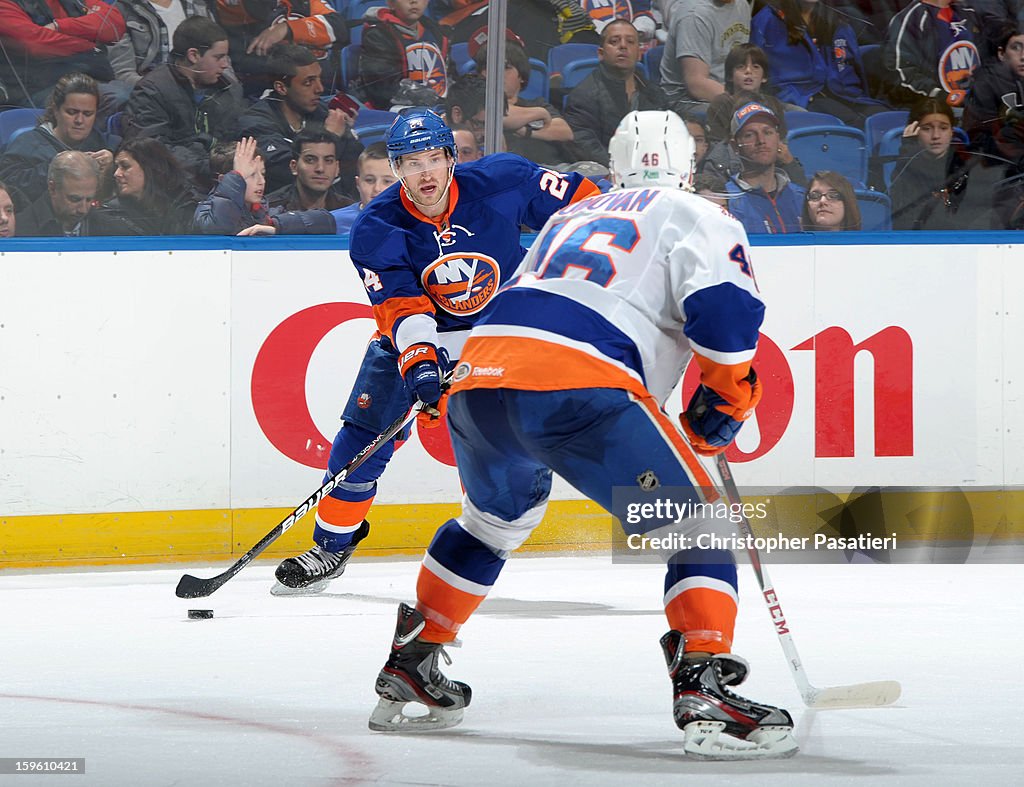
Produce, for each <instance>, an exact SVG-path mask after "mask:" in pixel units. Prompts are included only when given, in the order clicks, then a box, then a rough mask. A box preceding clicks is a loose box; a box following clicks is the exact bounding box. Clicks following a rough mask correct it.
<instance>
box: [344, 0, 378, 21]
mask: <svg viewBox="0 0 1024 787" xmlns="http://www.w3.org/2000/svg"><path fill="white" fill-rule="evenodd" d="M387 5H388V4H387V0H348V4H347V6H346V7H345V16H346V17H348V18H349V19H362V18H363V14H365V13H366V12H367V11H369V10H370V9H371V8H373V7H374V6H382V7H384V8H387Z"/></svg>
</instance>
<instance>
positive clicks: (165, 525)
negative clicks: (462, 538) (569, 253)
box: [0, 489, 1024, 569]
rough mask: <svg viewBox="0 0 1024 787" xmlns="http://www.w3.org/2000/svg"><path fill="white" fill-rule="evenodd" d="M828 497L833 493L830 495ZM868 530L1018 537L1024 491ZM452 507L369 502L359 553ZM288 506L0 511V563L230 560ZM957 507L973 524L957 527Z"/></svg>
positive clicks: (304, 545)
mask: <svg viewBox="0 0 1024 787" xmlns="http://www.w3.org/2000/svg"><path fill="white" fill-rule="evenodd" d="M745 499H746V501H747V502H750V503H753V504H757V503H759V502H765V503H766V505H767V508H768V510H769V512H770V516H769V517H768V518H767V519H766V520H764V521H762V522H758V523H755V528H756V530H757V531H758V533H759V534H765V535H767V534H772V535H776V534H780V533H781V534H783V535H786V536H790V537H793V536H799V535H808V534H810V533H814V532H816V531H818V530H820V529H821V528H822V526H823V524H824V523H823V522H822V520H821V519H820V518H819V516H818V512H819V511H820V510H822V508H823V506H824V505H825V503H823V498H821V497H820V496H815V495H811V494H807V495H793V496H787V497H785V498H780V497H776V498H764V497H755V496H750V497H749V498H745ZM833 499H834V498H833ZM881 499H882V501H883V502H882V510H881V511H880V512H877V513H879V527H878V530H877V531H876V533H875V534H876V535H879V536H883V535H888V534H890V533H892V532H896V533H897V534H898V536H899V539H900V542H901V543H911V544H912V543H915V542H924V541H929V540H931V541H934V540H942V541H957V540H964V539H967V540H968V541H970V540H974V541H975V542H976V543H983V544H984V543H1007V542H1010V541H1013V540H1018V539H1022V538H1024V490H1022V489H1014V490H978V491H963V492H960V491H950V490H915V491H905V490H900V491H892V492H883V493H882V495H881ZM459 510H460V507H459V505H457V504H444V503H423V504H415V505H390V506H385V505H380V506H374V508H373V514H372V516H371V520H372V522H373V527H372V530H371V532H370V535H369V536H368V537H367V539H366V540H365V541H364V542H363V544H362V546H361V548H360V550H359V554H360V555H362V556H388V555H417V554H421V553H422V552H423V550H424V549H425V548H426V546H427V544H429V543H430V539H431V538H432V537H433V534H434V532H435V531H436V530H437V528H438V527H439V526H440V525H441V524H442V523H443V522H445V521H446V520H448V519H450V518H452V517H454V516H457V515H458V513H459ZM288 513H290V511H289V510H288V509H283V508H262V509H236V510H212V511H161V512H140V513H120V514H62V515H48V516H26V517H0V569H3V568H36V567H65V566H105V565H134V564H154V563H176V562H209V561H229V560H233V559H236V558H238V557H239V556H241V555H243V554H244V553H245V552H247V551H248V550H249V549H250V548H251V547H252V546H253V545H254V544H256V543H257V542H258V541H259V540H260V539H261V538H263V536H264V535H266V534H267V533H268V532H270V530H271V529H273V527H274V526H275V525H277V523H278V522H280V521H281V520H282V519H284V517H285V516H286V515H287V514H288ZM965 514H969V515H970V518H971V519H972V520H973V526H972V527H971V528H969V529H965V526H964V520H965ZM311 528H312V517H308V516H307V517H306V518H305V519H304V520H303V521H302V522H299V523H298V524H296V525H295V526H294V527H292V528H291V529H290V530H289V531H288V532H287V533H285V534H284V535H283V536H281V538H279V539H278V540H277V541H276V542H274V544H272V545H271V546H270V548H269V549H267V551H266V552H264V554H263V556H264V557H265V558H268V559H274V560H279V559H280V558H282V557H284V556H287V555H293V554H298V553H299V552H303V551H305V550H306V549H308V548H309V546H310V532H311ZM613 539H614V540H615V541H616V542H618V543H621V539H622V533H621V531H620V530H619V528H618V526H617V525H614V520H613V519H612V518H611V516H609V515H608V514H607V513H606V512H605V511H604V510H603V509H601V508H600V506H598V505H597V504H596V503H593V502H591V501H589V500H555V501H552V502H551V503H550V504H549V506H548V512H547V515H546V516H545V517H544V521H543V522H542V523H541V525H540V526H539V527H538V528H537V529H536V530H535V531H534V532H533V534H532V535H531V536H530V539H529V540H528V541H527V542H526V544H525V545H524V546H523V547H522V549H523V551H533V552H567V551H582V552H597V551H608V550H610V549H611V547H612V542H613Z"/></svg>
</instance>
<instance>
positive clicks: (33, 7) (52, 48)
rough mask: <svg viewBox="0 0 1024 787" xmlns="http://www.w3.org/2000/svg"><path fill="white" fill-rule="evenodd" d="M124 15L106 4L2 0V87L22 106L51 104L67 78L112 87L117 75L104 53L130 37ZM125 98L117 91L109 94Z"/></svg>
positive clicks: (92, 0) (97, 1)
mask: <svg viewBox="0 0 1024 787" xmlns="http://www.w3.org/2000/svg"><path fill="white" fill-rule="evenodd" d="M124 32H125V24H124V19H123V18H122V16H121V13H120V12H119V11H118V10H117V9H116V8H115V7H114V6H112V5H108V4H107V3H105V2H101V1H100V0H81V1H80V2H61V0H0V46H2V53H3V56H2V57H0V84H2V85H4V86H5V87H6V89H7V92H8V98H7V100H8V101H10V102H12V103H14V104H15V105H20V106H37V105H39V104H45V103H46V98H47V95H48V94H49V92H50V90H52V89H53V86H54V84H55V83H56V82H57V80H58V79H60V78H61V77H62V76H63V75H64V74H71V73H75V72H78V73H82V74H88V75H89V76H91V77H93V78H94V79H95V80H97V81H98V82H110V81H111V80H113V79H114V72H113V70H112V69H111V67H110V61H109V60H108V59H107V55H106V52H105V51H104V50H103V47H104V46H106V45H109V44H113V43H114V42H115V41H117V40H118V39H119V38H121V36H123V35H124ZM106 90H110V91H112V92H114V93H117V94H118V97H117V101H123V99H124V95H123V94H121V92H120V91H118V90H117V89H116V88H115V87H114V86H111V87H110V88H107V89H106Z"/></svg>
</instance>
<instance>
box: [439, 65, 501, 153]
mask: <svg viewBox="0 0 1024 787" xmlns="http://www.w3.org/2000/svg"><path fill="white" fill-rule="evenodd" d="M486 102H487V84H486V82H485V81H484V78H483V77H482V76H480V75H479V74H466V75H465V76H461V77H459V78H458V79H457V80H456V81H455V82H453V83H452V86H451V89H450V90H449V91H448V98H447V99H445V115H446V120H447V122H448V124H449V125H450V126H451V125H465V126H467V127H469V128H470V129H472V131H473V135H474V136H475V137H476V144H477V146H478V147H479V148H480V150H483V151H484V153H497V152H500V151H495V150H487V149H486V148H485V146H484V131H485V129H486V123H487V121H486V118H485V114H486V113H485V111H484V107H485V104H486ZM502 150H504V136H503V138H502Z"/></svg>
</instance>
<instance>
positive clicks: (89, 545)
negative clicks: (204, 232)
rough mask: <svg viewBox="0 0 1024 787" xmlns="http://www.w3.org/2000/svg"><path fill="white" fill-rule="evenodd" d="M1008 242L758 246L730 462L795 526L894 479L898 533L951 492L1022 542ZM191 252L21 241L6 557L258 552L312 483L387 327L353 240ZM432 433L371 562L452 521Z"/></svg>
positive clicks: (594, 515)
mask: <svg viewBox="0 0 1024 787" xmlns="http://www.w3.org/2000/svg"><path fill="white" fill-rule="evenodd" d="M1014 237H1015V236H1010V235H1000V236H985V237H982V238H981V239H983V240H985V241H986V242H985V243H976V244H975V245H970V244H960V243H955V242H952V241H953V240H955V239H950V238H947V237H945V236H943V235H937V234H936V235H925V234H909V233H904V234H898V235H889V236H881V235H880V236H876V238H875V239H877V240H878V245H872V243H871V241H872V240H873V237H872V236H867V235H865V236H861V238H860V241H861V242H862V243H865V245H846V244H843V243H835V244H830V245H822V244H821V243H818V244H817V245H815V244H814V243H813V238H811V237H809V236H805V237H800V238H798V239H790V241H791V242H796V243H797V244H799V245H786V246H783V245H776V244H775V243H770V245H765V244H766V243H768V241H765V242H762V243H756V244H755V246H756V248H755V250H754V267H755V271H756V276H757V282H758V284H759V286H760V289H761V291H762V294H763V296H764V298H765V301H766V303H767V312H766V320H765V324H764V327H763V331H762V335H763V338H762V342H761V347H760V350H759V355H758V359H757V361H756V366H757V368H758V371H759V373H760V375H761V377H762V379H763V380H765V383H766V395H765V398H764V400H763V402H762V403H761V405H760V407H759V408H758V411H757V414H756V422H752V423H750V424H748V425H747V426H746V427H745V428H744V430H743V432H742V433H741V434H740V438H739V440H738V443H737V445H736V447H735V448H734V449H732V450H731V452H730V454H729V456H730V459H731V460H732V462H733V464H734V467H735V470H736V475H737V478H738V480H739V481H740V483H741V485H742V486H744V487H746V488H747V489H748V490H749V489H751V488H755V489H760V490H762V491H764V490H770V491H767V492H765V494H775V495H777V494H778V492H779V490H787V491H788V492H790V493H794V495H795V497H794V500H795V501H796V502H795V503H794V504H793V505H790V506H789V507H788V508H787V512H788V513H787V516H788V517H796V518H797V519H799V518H801V517H803V518H804V519H806V520H808V521H804V522H801V523H797V524H799V525H800V526H801V527H806V526H809V521H810V520H812V519H813V518H814V511H813V509H814V506H813V505H810V504H808V505H803V504H802V503H801V501H803V502H807V501H808V500H809V499H810V498H811V497H812V494H811V492H812V490H827V491H825V492H822V493H820V494H836V495H838V496H840V497H842V496H845V495H846V494H847V493H849V492H850V491H851V490H860V491H863V490H864V489H865V488H867V487H876V486H877V487H883V488H885V489H889V488H899V489H900V493H899V494H900V498H899V499H900V500H901V501H903V502H901V503H899V505H900V506H901V509H900V510H901V512H902V513H901V514H900V516H901V517H909V518H913V517H912V515H913V512H914V511H915V510H919V509H921V507H922V506H924V507H926V508H928V507H932V508H934V507H935V506H939V507H943V506H944V505H945V502H944V501H948V500H949V499H951V498H950V497H949V496H950V495H953V496H954V497H955V498H956V505H967V506H968V507H969V508H970V510H971V514H972V516H973V525H974V527H975V528H976V530H977V532H979V533H987V534H989V535H991V534H996V535H998V537H1000V538H1007V539H1012V538H1019V537H1020V536H1021V535H1022V534H1024V523H1022V521H1021V519H1022V517H1021V511H1022V509H1024V503H1022V500H1024V498H1022V497H1021V495H1020V487H1021V486H1022V483H1024V409H1022V408H1021V407H1020V406H1019V405H1020V404H1021V399H1022V398H1024V393H1022V389H1024V360H1022V359H1024V310H1022V309H1021V308H1020V306H1019V300H1020V298H1019V293H1021V292H1024V266H1022V265H1021V256H1022V253H1021V249H1020V247H1017V246H1014V245H1012V243H1010V242H1009V241H1010V240H1012V239H1014ZM175 240H177V241H178V246H179V247H178V248H168V247H167V246H166V245H164V246H162V247H161V246H159V245H156V244H154V243H151V242H138V243H133V244H132V245H131V246H130V247H129V246H128V245H127V243H122V244H121V245H119V246H117V247H115V246H112V245H110V241H105V240H104V241H102V242H99V241H100V239H96V242H94V243H91V245H90V244H89V243H87V242H85V241H83V242H81V244H80V245H81V246H87V247H88V249H89V250H86V251H68V250H64V249H65V248H67V247H62V245H61V244H57V243H44V242H38V241H37V242H14V245H11V246H5V247H4V248H5V249H11V250H9V251H7V250H5V251H4V252H3V254H2V255H0V370H2V373H0V375H2V376H0V565H8V566H10V565H38V564H46V563H50V562H59V563H68V562H71V563H111V562H148V561H160V562H165V561H168V560H195V559H196V558H199V557H210V558H218V557H227V556H230V555H232V554H240V553H241V552H244V551H245V550H246V549H248V548H249V547H250V546H251V545H252V544H253V543H254V542H255V541H257V540H258V539H259V538H260V537H261V536H262V535H263V534H264V533H266V532H267V531H268V530H269V529H270V528H271V527H273V525H274V524H276V523H277V522H278V521H279V520H280V519H281V518H283V517H284V515H285V514H287V513H288V511H289V510H290V509H291V508H292V507H293V506H295V505H297V504H298V503H299V502H300V501H301V500H302V499H304V498H305V496H306V495H308V494H309V493H311V492H312V491H313V490H314V489H315V488H316V487H317V485H318V483H319V480H320V476H321V471H322V468H323V467H324V466H325V465H326V461H327V455H328V452H329V450H330V443H331V439H332V438H333V436H334V434H335V432H336V430H337V426H338V416H339V413H340V410H341V407H342V405H343V403H344V400H345V398H346V397H347V395H348V392H349V390H350V387H351V381H352V380H353V378H354V375H355V371H356V369H357V367H358V364H359V360H360V358H361V356H362V351H363V348H364V346H365V343H366V340H367V339H368V337H369V336H370V335H371V333H372V332H373V330H374V324H373V320H372V318H371V316H370V310H369V307H368V305H367V301H366V298H365V294H364V291H363V288H362V283H361V281H360V280H359V278H358V277H357V275H356V273H355V271H354V269H353V268H352V267H351V265H350V264H349V262H348V259H347V252H346V251H344V250H342V249H341V248H340V245H341V239H308V240H306V239H302V240H300V241H288V240H281V239H257V240H256V241H253V240H248V239H247V240H231V241H228V243H229V244H230V245H231V246H232V248H230V249H225V248H223V247H221V248H214V247H213V246H214V244H213V243H211V242H210V241H208V240H206V239H190V240H182V239H175ZM215 240H217V241H218V243H219V244H223V243H224V241H223V240H222V239H215ZM840 240H846V238H842V239H840ZM911 240H912V241H913V243H912V244H911V243H910V242H909V241H911ZM975 240H978V239H977V238H976V239H975ZM883 241H884V244H883ZM894 241H895V243H894ZM105 244H106V245H105ZM206 246H209V248H207V247H206ZM332 246H333V247H332ZM115 248H116V250H115ZM691 372H692V369H691ZM692 382H693V379H692V375H691V379H690V383H691V384H692ZM682 396H683V394H682V393H681V391H677V392H676V394H674V395H673V397H672V399H671V400H670V404H669V409H670V411H672V412H677V411H678V410H679V409H680V400H681V397H682ZM436 431H439V430H434V432H430V433H427V434H426V435H420V434H414V435H413V436H412V438H411V439H410V440H409V441H408V442H407V443H406V444H405V445H403V446H402V447H401V448H400V450H399V451H398V452H397V454H396V456H395V459H394V460H393V462H392V465H391V467H390V469H389V471H388V473H387V475H386V476H385V480H384V482H383V483H382V484H381V489H380V494H379V496H378V502H377V509H376V514H375V517H374V525H375V527H374V532H373V534H372V535H371V537H370V539H369V540H368V542H367V547H368V548H369V549H368V552H370V553H372V552H374V551H376V552H379V553H387V552H395V551H406V552H408V551H417V550H420V549H422V547H423V546H424V545H425V544H426V543H427V542H428V541H429V538H430V535H431V534H432V533H433V530H434V529H435V528H436V526H437V524H438V523H439V522H440V521H442V520H443V518H445V517H447V516H448V515H450V514H451V513H454V512H456V511H457V510H458V506H457V501H458V499H459V495H460V489H459V484H458V478H457V475H456V472H455V470H454V468H453V467H452V466H451V465H452V462H451V452H450V446H448V445H447V442H446V440H445V438H444V436H443V435H440V436H439V435H437V434H436ZM922 490H938V491H933V492H932V494H931V496H928V495H924V496H922V494H924V493H923V492H922ZM796 493H799V494H796ZM820 494H819V497H820ZM935 495H938V497H935ZM553 498H554V500H553V503H552V507H551V511H550V512H549V515H548V517H547V519H546V520H545V523H544V525H542V527H541V528H540V529H539V530H538V531H537V533H535V534H534V538H533V539H531V542H530V545H529V546H530V547H531V548H536V549H560V550H565V549H570V548H594V547H598V546H600V545H603V544H607V543H608V542H609V541H610V540H611V536H612V526H611V523H610V521H609V518H608V517H607V516H606V515H604V514H603V513H602V512H601V511H600V510H599V509H597V508H596V507H595V506H594V505H593V504H591V503H589V502H587V501H582V500H579V499H578V495H577V494H575V492H573V490H571V489H569V488H567V487H566V486H565V485H564V484H560V485H558V486H557V487H556V491H555V494H554V496H553ZM894 499H895V497H894ZM936 501H938V502H936ZM964 501H966V502H964ZM939 518H940V519H941V516H940V517H939ZM787 524H793V523H787ZM308 532H309V520H306V521H304V522H303V523H300V524H299V525H298V526H296V527H295V528H294V529H293V530H292V531H290V532H289V533H288V534H287V535H286V536H285V537H284V538H282V539H281V540H280V541H279V542H278V543H277V544H276V545H275V549H274V551H273V552H271V553H268V554H280V553H283V552H289V551H292V550H293V549H295V547H296V546H297V545H305V543H306V540H307V539H308Z"/></svg>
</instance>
